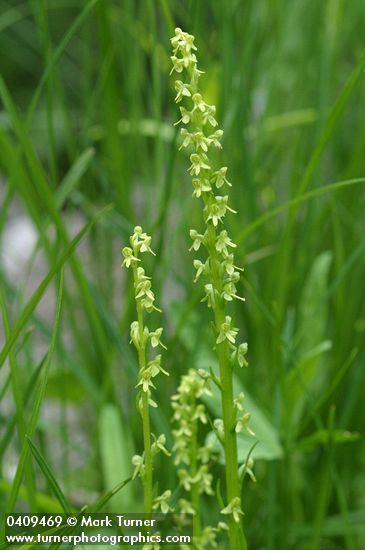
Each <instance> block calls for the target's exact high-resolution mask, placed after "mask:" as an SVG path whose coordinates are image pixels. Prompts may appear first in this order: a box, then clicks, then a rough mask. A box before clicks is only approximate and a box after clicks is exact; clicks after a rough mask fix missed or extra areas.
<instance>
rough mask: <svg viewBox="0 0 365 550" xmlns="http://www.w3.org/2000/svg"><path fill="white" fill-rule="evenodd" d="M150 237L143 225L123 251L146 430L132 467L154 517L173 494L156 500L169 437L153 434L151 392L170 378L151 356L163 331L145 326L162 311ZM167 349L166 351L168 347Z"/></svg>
mask: <svg viewBox="0 0 365 550" xmlns="http://www.w3.org/2000/svg"><path fill="white" fill-rule="evenodd" d="M151 241H152V239H151V237H150V236H149V235H147V233H144V231H143V229H142V228H141V227H140V226H137V227H135V228H134V232H133V235H132V236H131V237H130V247H129V246H126V247H124V248H123V249H122V255H123V258H124V260H123V263H122V266H125V267H127V268H131V269H132V272H133V283H134V297H135V302H136V309H137V320H136V321H133V322H132V324H131V328H130V338H131V340H130V341H131V343H133V345H134V346H135V348H136V350H137V353H138V365H139V374H138V383H137V385H136V388H137V389H138V390H139V393H138V398H137V403H138V408H139V411H140V413H141V416H142V427H143V444H144V450H143V455H142V456H140V455H134V456H133V458H132V464H133V466H134V472H133V478H136V477H140V478H141V480H142V483H143V493H144V512H145V513H146V514H151V513H152V511H153V510H156V509H157V508H161V509H162V511H163V512H165V511H166V510H167V509H169V505H168V502H167V501H168V498H169V495H170V494H171V492H168V491H165V493H163V495H161V496H157V497H156V498H155V499H154V498H153V459H154V457H155V455H156V454H157V453H159V452H162V453H164V454H165V455H167V456H169V452H168V451H167V449H166V448H165V442H166V437H165V435H164V434H161V435H160V436H158V437H156V436H155V435H154V434H153V433H151V425H150V413H149V408H150V407H157V404H156V403H155V401H153V400H152V397H151V391H152V390H153V389H156V386H155V384H154V382H153V380H154V379H155V378H156V377H157V376H158V375H159V374H160V373H162V374H164V375H166V376H168V372H166V371H165V370H164V369H163V368H162V366H161V359H162V356H161V354H157V355H155V356H154V357H150V353H151V350H153V349H155V348H158V347H159V346H160V347H163V348H165V346H164V345H163V344H162V342H161V336H162V332H163V329H162V328H161V327H160V328H157V329H155V330H154V331H150V330H149V329H148V327H147V326H146V324H145V315H146V313H147V314H148V313H151V312H152V311H154V310H156V311H161V310H159V309H158V308H157V307H156V306H155V295H154V293H153V291H152V283H151V278H150V277H147V276H146V274H145V271H144V269H143V267H142V266H141V265H140V264H141V258H140V257H139V256H140V255H141V254H144V253H146V252H147V253H150V254H154V253H153V251H152V249H151ZM165 349H166V348H165Z"/></svg>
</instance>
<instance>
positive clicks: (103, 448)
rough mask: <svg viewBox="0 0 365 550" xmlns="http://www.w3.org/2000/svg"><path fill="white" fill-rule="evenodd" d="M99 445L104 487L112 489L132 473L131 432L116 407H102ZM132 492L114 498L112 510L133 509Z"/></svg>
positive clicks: (127, 491) (112, 405)
mask: <svg viewBox="0 0 365 550" xmlns="http://www.w3.org/2000/svg"><path fill="white" fill-rule="evenodd" d="M99 445H100V455H101V464H102V471H103V477H104V486H105V488H106V489H111V488H112V487H114V486H116V485H117V484H119V483H120V480H121V479H123V478H126V477H127V476H128V475H130V474H131V472H132V462H131V459H132V456H133V450H132V449H133V446H132V441H131V437H130V431H129V430H127V429H125V427H124V426H123V424H122V421H121V417H120V414H119V411H118V409H117V407H116V405H114V404H112V403H107V404H105V405H103V406H102V408H101V411H100V417H99ZM131 502H132V490H131V488H128V490H126V491H123V493H120V494H119V493H118V494H116V495H115V497H114V498H113V502H112V508H113V510H115V511H116V512H120V511H121V510H129V509H131Z"/></svg>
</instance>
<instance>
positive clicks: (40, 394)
mask: <svg viewBox="0 0 365 550" xmlns="http://www.w3.org/2000/svg"><path fill="white" fill-rule="evenodd" d="M62 296H63V271H61V276H60V283H59V288H58V295H57V303H56V312H55V320H54V324H53V332H52V338H51V342H50V346H49V349H48V352H47V356H46V359H45V361H44V363H43V365H42V369H41V372H40V375H39V384H38V387H37V391H36V396H35V399H34V404H33V408H32V411H31V415H30V420H29V424H28V426H27V436H28V437H29V438H31V437H33V434H34V432H35V430H36V427H37V422H38V418H39V412H40V409H41V405H42V401H43V398H44V394H45V390H46V385H47V378H48V372H49V369H50V366H51V360H52V356H53V352H54V348H55V345H56V339H57V335H58V330H59V326H60V321H61V306H62ZM28 455H29V446H28V444H27V441H24V442H22V449H21V452H20V457H19V462H18V466H17V469H16V472H15V477H14V481H13V485H12V490H11V493H10V497H9V502H8V504H7V506H6V512H7V513H11V512H13V510H14V506H15V504H16V500H17V497H18V493H19V489H20V484H21V482H22V478H23V473H24V468H25V466H26V463H27V460H28Z"/></svg>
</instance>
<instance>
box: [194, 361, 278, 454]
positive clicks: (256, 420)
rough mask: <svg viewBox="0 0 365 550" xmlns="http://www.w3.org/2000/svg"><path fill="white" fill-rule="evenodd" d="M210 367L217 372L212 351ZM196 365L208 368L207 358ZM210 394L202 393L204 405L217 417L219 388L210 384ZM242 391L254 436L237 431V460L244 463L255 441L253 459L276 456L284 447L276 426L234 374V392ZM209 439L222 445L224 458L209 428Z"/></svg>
mask: <svg viewBox="0 0 365 550" xmlns="http://www.w3.org/2000/svg"><path fill="white" fill-rule="evenodd" d="M207 361H208V363H209V367H211V368H212V369H213V371H214V372H215V373H216V374H217V373H218V365H217V361H216V359H215V357H214V356H213V355H212V354H211V356H210V359H207ZM198 365H199V366H197V368H205V369H206V370H209V367H208V366H207V362H206V361H202V360H201V359H200V361H199V363H198ZM211 390H212V393H213V396H205V397H204V403H205V405H206V406H207V408H208V409H209V410H210V411H211V412H212V413H213V415H214V416H215V417H216V418H222V404H221V393H220V390H219V389H218V388H217V387H216V386H215V385H213V387H212V388H211ZM241 392H242V393H243V394H244V396H245V400H244V407H245V409H246V410H247V411H248V412H249V413H250V414H251V419H250V428H251V430H252V431H253V432H254V433H255V436H251V435H249V434H248V433H247V435H246V434H245V433H243V432H240V433H238V434H237V450H238V460H239V463H240V464H243V463H244V462H245V460H246V457H247V455H248V453H249V452H250V449H251V448H252V446H253V445H254V443H256V442H257V445H256V446H255V448H254V449H253V451H252V455H251V456H252V458H253V459H254V460H276V459H279V458H281V457H282V456H283V449H282V447H281V444H280V438H279V433H278V431H277V429H276V428H275V426H273V424H271V422H270V421H269V420H268V419H267V417H266V415H265V414H264V412H263V411H262V409H261V408H260V407H259V405H258V404H257V403H256V402H255V401H254V399H253V398H252V397H251V396H250V395H249V394H248V393H247V391H246V390H245V389H244V387H243V385H242V383H241V381H240V380H239V379H238V377H237V376H234V377H233V393H234V395H236V396H237V395H239V394H240V393H241ZM209 439H210V441H213V442H214V444H215V445H216V446H217V447H216V448H217V449H218V445H219V448H220V449H221V460H222V461H224V454H223V449H222V446H221V445H220V443H219V442H218V440H217V438H216V435H215V434H214V433H213V432H211V433H210V434H209Z"/></svg>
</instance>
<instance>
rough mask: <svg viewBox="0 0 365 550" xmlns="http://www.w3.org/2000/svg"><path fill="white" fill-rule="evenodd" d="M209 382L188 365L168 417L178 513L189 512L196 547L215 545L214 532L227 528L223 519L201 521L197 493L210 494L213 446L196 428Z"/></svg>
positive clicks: (202, 415) (201, 419)
mask: <svg viewBox="0 0 365 550" xmlns="http://www.w3.org/2000/svg"><path fill="white" fill-rule="evenodd" d="M209 385H210V378H209V375H208V374H207V373H206V372H205V371H203V370H201V371H199V372H197V371H195V370H194V369H189V371H188V372H187V374H185V375H183V376H182V378H181V381H180V385H179V387H178V389H177V393H176V395H173V396H172V408H173V410H174V414H173V417H172V419H173V421H174V423H175V425H176V428H175V429H174V430H173V432H172V434H173V436H174V440H175V443H174V447H173V451H174V452H175V458H174V463H175V465H176V466H178V470H177V475H178V477H179V480H180V486H181V487H182V488H183V489H184V491H185V493H186V497H185V498H182V499H180V500H179V502H178V508H179V510H180V512H181V513H188V514H193V532H194V548H197V549H198V550H203V549H205V548H215V547H216V536H217V533H219V531H221V530H222V529H227V526H226V524H225V523H223V522H220V523H219V524H218V527H212V526H204V527H202V525H201V514H200V497H201V495H203V494H206V495H213V494H214V493H213V489H212V480H213V477H212V475H211V474H210V473H209V468H208V466H209V462H211V460H212V458H213V446H211V445H202V446H200V445H199V428H200V426H201V425H205V424H207V422H208V416H207V412H206V409H205V406H204V404H203V403H201V402H200V401H199V400H200V398H201V397H202V396H203V395H212V392H211V391H210V388H209Z"/></svg>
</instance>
